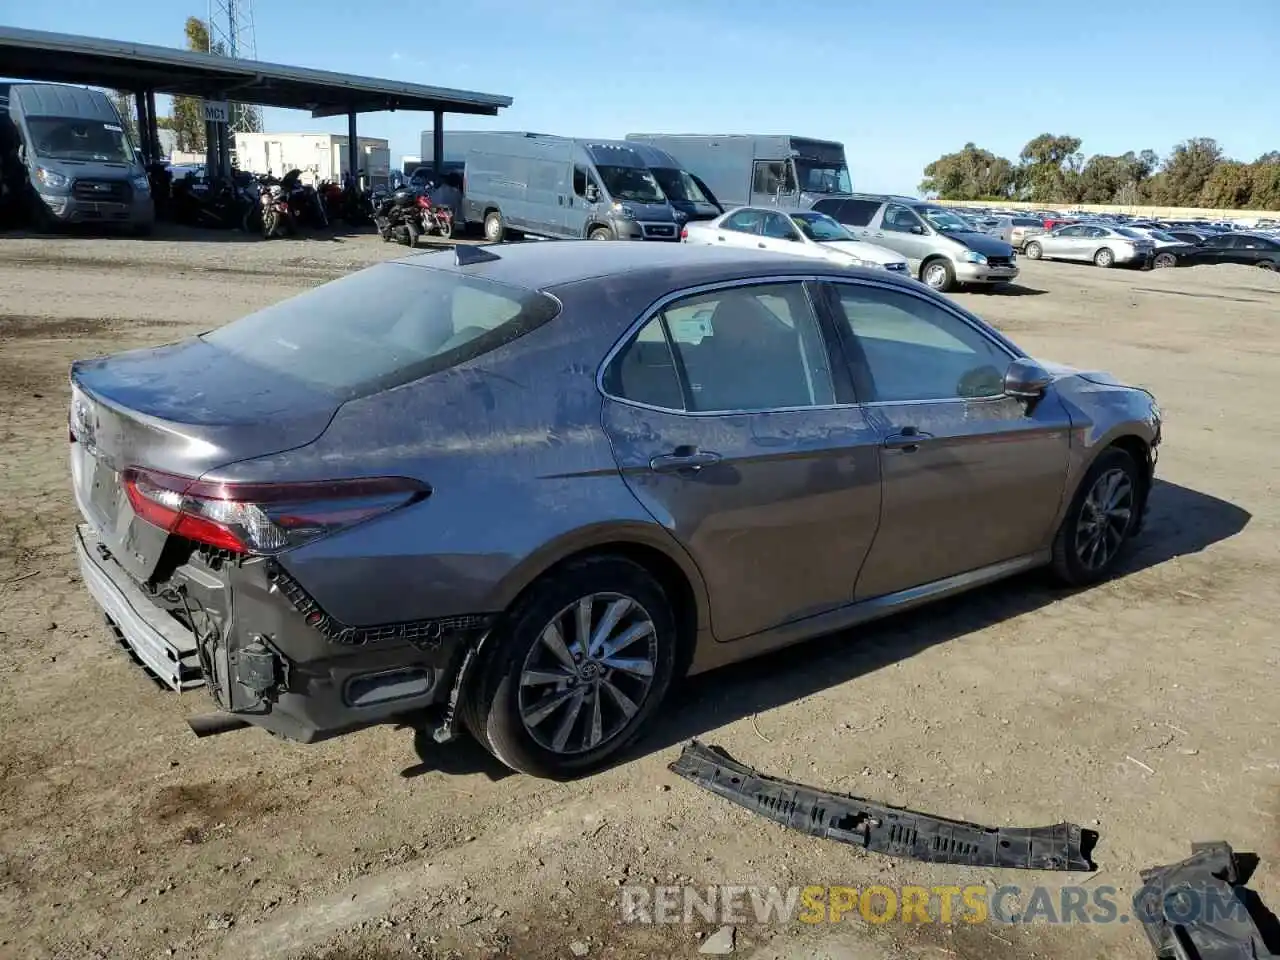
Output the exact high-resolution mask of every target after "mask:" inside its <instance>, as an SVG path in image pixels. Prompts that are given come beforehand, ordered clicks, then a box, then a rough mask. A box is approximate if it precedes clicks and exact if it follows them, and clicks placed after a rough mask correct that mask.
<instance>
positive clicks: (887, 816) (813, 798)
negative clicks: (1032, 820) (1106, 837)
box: [669, 740, 1098, 871]
mask: <svg viewBox="0 0 1280 960" xmlns="http://www.w3.org/2000/svg"><path fill="white" fill-rule="evenodd" d="M669 769H670V770H671V771H672V772H673V773H676V774H678V775H679V776H681V777H684V778H685V779H686V780H688V781H690V782H692V783H696V784H697V785H698V786H700V787H703V788H705V789H707V790H710V791H711V792H712V793H714V794H716V795H718V796H721V797H724V799H726V800H730V801H732V802H733V803H736V804H738V805H739V806H743V807H746V808H747V809H748V810H750V811H752V812H753V813H758V814H760V815H761V816H763V817H767V818H768V819H770V820H773V821H775V822H776V823H780V824H782V825H783V826H785V827H791V828H792V829H793V830H799V831H800V832H801V833H807V834H809V835H810V836H813V837H822V838H824V839H827V840H837V841H839V842H840V843H848V844H851V845H852V846H856V847H861V848H862V849H864V850H871V851H874V852H875V853H883V854H886V855H888V856H893V857H910V858H912V859H914V860H923V861H925V862H928V863H956V864H964V865H967V866H975V867H1010V868H1014V869H1019V870H1082V871H1090V870H1093V869H1095V867H1094V864H1093V862H1092V861H1091V860H1090V858H1089V853H1090V852H1092V850H1093V847H1094V844H1096V843H1097V840H1098V835H1097V833H1095V832H1094V831H1092V830H1084V829H1082V828H1080V827H1078V826H1077V825H1076V824H1074V823H1059V824H1055V825H1053V826H1050V827H984V826H982V825H980V824H976V823H967V822H965V821H963V820H948V819H946V818H944V817H935V816H930V815H929V814H927V813H916V812H914V811H912V810H907V809H905V808H903V807H891V806H887V805H885V804H880V803H874V802H873V801H870V800H864V799H862V798H861V797H853V796H848V795H845V794H838V793H829V792H827V791H825V790H816V789H814V788H813V787H806V786H804V785H803V784H799V783H792V782H790V781H788V780H780V779H778V778H776V777H770V776H767V775H765V774H762V773H757V772H756V771H755V770H753V769H751V768H750V767H748V766H745V765H743V764H741V763H738V762H737V761H736V760H734V759H733V758H732V757H730V756H729V755H728V754H727V753H725V752H724V751H723V750H721V749H720V748H719V747H708V746H706V745H705V744H702V743H699V742H698V741H697V740H694V741H692V742H690V743H688V744H686V745H685V748H684V750H683V751H682V752H681V754H680V756H679V757H678V758H677V759H676V760H675V762H673V763H672V764H671V765H670V767H669Z"/></svg>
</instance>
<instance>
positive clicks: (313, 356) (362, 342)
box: [203, 263, 559, 396]
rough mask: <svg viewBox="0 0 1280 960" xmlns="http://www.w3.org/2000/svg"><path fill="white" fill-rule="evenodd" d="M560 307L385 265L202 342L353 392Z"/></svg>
mask: <svg viewBox="0 0 1280 960" xmlns="http://www.w3.org/2000/svg"><path fill="white" fill-rule="evenodd" d="M558 310H559V307H558V306H557V304H556V302H555V301H554V300H552V299H551V297H549V296H547V295H546V294H543V293H538V292H537V291H535V290H527V289H525V288H523V287H515V286H508V285H506V284H499V283H494V282H493V281H489V280H482V279H480V278H478V277H465V276H462V275H460V274H457V273H450V272H446V271H443V270H432V269H429V268H427V267H418V266H410V265H407V264H403V263H387V264H379V265H378V266H375V267H369V268H367V269H365V270H360V271H358V272H356V273H352V274H348V275H347V276H345V277H343V278H342V279H340V280H335V281H333V282H332V283H326V284H325V285H324V286H321V287H316V288H315V289H314V290H309V291H307V292H306V293H303V294H301V295H299V296H296V297H292V298H290V299H288V300H284V301H281V302H280V303H277V304H274V305H272V306H270V307H267V308H266V309H265V310H259V311H258V312H257V313H252V314H250V315H249V316H247V317H244V318H243V319H241V320H237V321H235V322H234V323H229V324H227V325H226V326H224V327H219V328H218V329H217V330H214V331H212V332H210V333H206V334H204V335H203V339H204V340H205V342H207V343H210V344H212V345H213V346H215V347H218V348H220V349H222V350H226V351H227V352H228V353H233V354H235V355H236V356H238V357H240V358H241V359H243V360H246V361H248V362H249V363H252V364H254V365H256V366H259V367H263V368H265V369H267V370H271V371H273V372H275V373H278V374H280V375H282V376H290V377H296V378H297V379H299V380H302V381H304V382H306V383H308V384H311V385H313V386H318V387H320V388H322V389H327V390H330V391H333V392H335V393H338V394H339V395H347V396H355V395H359V394H361V393H367V392H370V391H372V390H385V389H387V388H389V387H392V386H395V385H397V384H401V383H408V382H409V381H410V380H417V379H419V378H420V377H425V376H427V375H428V374H431V373H435V372H437V371H439V370H444V369H447V368H448V367H451V366H454V365H455V364H458V363H463V362H465V361H467V360H470V359H472V358H474V357H476V356H479V355H480V354H483V353H487V352H488V351H490V350H493V349H496V348H497V347H499V346H501V345H502V344H504V343H507V342H509V341H511V340H514V339H515V338H516V337H519V336H522V335H523V334H525V333H527V332H528V331H530V330H532V329H533V328H535V327H537V326H540V325H541V324H543V323H546V322H547V321H548V320H550V319H551V318H552V317H554V316H555V315H556V313H557V311H558Z"/></svg>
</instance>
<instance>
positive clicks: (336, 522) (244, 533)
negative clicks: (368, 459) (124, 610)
mask: <svg viewBox="0 0 1280 960" xmlns="http://www.w3.org/2000/svg"><path fill="white" fill-rule="evenodd" d="M121 479H122V481H123V483H124V489H125V493H126V494H127V495H128V497H129V503H130V505H131V506H132V507H133V512H134V513H135V514H137V516H138V517H139V518H140V519H142V520H145V521H146V522H147V523H150V524H152V525H153V526H157V527H159V528H160V529H161V530H165V531H167V532H169V533H172V534H175V535H177V536H181V537H186V538H187V539H189V540H195V541H197V542H198V543H204V544H208V545H209V546H212V547H220V548H222V549H225V550H232V551H234V552H236V553H249V554H273V553H280V552H281V551H284V550H289V549H291V548H293V547H297V546H300V545H301V544H304V543H308V542H310V541H312V540H315V539H317V538H319V537H323V536H326V535H327V534H330V533H333V532H335V531H337V530H341V529H343V528H344V527H349V526H352V525H353V524H356V523H361V522H363V521H365V520H369V519H372V518H373V517H376V516H378V515H380V514H383V513H386V512H388V511H390V510H395V509H397V508H399V507H403V506H407V505H408V504H410V503H414V502H416V501H418V500H421V499H423V498H424V497H426V496H427V495H428V494H429V493H430V492H431V489H430V488H429V487H428V486H426V484H423V483H420V482H418V481H417V480H412V479H410V478H408V477H365V478H360V479H353V480H323V481H314V482H306V483H217V482H209V481H204V480H192V479H191V478H189V477H179V476H175V475H174V474H171V473H162V472H160V471H158V470H144V469H139V468H136V467H135V468H130V469H128V470H126V471H124V474H123V476H122V478H121Z"/></svg>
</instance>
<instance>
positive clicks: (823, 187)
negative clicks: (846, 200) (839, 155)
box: [795, 157, 853, 193]
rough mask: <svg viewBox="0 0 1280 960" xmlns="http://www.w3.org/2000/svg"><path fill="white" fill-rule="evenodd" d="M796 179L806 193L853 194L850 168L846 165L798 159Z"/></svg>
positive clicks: (796, 162)
mask: <svg viewBox="0 0 1280 960" xmlns="http://www.w3.org/2000/svg"><path fill="white" fill-rule="evenodd" d="M795 164H796V178H797V179H798V180H799V181H800V189H801V190H802V191H804V192H806V193H853V181H852V180H850V179H849V168H848V167H846V166H845V165H844V164H842V163H840V164H836V163H823V162H821V161H818V160H804V159H801V158H800V157H797V158H796V161H795Z"/></svg>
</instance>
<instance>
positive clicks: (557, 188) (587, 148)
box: [422, 130, 680, 242]
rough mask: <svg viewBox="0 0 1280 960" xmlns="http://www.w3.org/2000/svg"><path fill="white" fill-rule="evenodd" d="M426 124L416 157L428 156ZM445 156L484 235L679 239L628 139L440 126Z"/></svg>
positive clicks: (467, 211)
mask: <svg viewBox="0 0 1280 960" xmlns="http://www.w3.org/2000/svg"><path fill="white" fill-rule="evenodd" d="M432 136H433V135H432V132H431V131H430V130H427V131H425V132H424V133H423V135H422V162H423V164H424V165H429V164H431V162H432V160H433V159H434V148H433V143H432ZM444 162H445V165H446V166H448V165H449V164H452V163H461V164H462V167H463V196H464V200H463V210H464V216H465V219H466V221H467V223H468V224H482V225H483V228H484V236H485V239H487V240H490V241H493V242H496V241H499V240H502V239H504V238H505V237H506V236H507V235H508V233H511V234H516V235H518V234H522V233H529V234H533V235H535V236H542V237H565V238H586V239H591V240H665V241H670V242H678V241H679V239H680V230H679V228H678V226H677V221H676V214H675V210H674V209H673V208H672V206H671V204H670V203H669V202H668V201H667V196H666V194H665V193H663V192H662V188H661V187H660V186H658V181H657V180H656V179H654V176H653V174H652V173H650V172H649V168H648V166H647V165H646V164H645V163H644V161H643V160H642V159H641V158H640V155H639V154H638V153H636V151H635V150H633V149H632V147H631V145H630V144H627V143H623V142H622V141H619V140H613V141H610V140H578V139H574V138H572V137H554V136H549V135H547V134H541V133H511V132H479V131H458V132H456V133H454V132H446V133H445V135H444Z"/></svg>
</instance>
